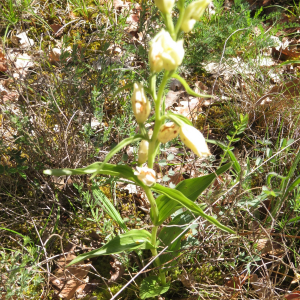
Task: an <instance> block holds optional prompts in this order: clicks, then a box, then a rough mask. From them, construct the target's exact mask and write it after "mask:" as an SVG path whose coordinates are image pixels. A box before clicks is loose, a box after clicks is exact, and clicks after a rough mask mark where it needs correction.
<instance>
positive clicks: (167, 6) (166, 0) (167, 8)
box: [154, 0, 175, 14]
mask: <svg viewBox="0 0 300 300" xmlns="http://www.w3.org/2000/svg"><path fill="white" fill-rule="evenodd" d="M154 2H155V5H156V6H157V7H158V9H159V10H160V11H161V12H162V13H164V14H169V13H171V11H172V9H173V6H174V3H175V0H154Z"/></svg>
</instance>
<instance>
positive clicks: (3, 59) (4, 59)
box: [0, 49, 7, 72]
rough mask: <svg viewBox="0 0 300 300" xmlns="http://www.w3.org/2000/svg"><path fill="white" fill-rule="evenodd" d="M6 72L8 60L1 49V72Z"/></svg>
mask: <svg viewBox="0 0 300 300" xmlns="http://www.w3.org/2000/svg"><path fill="white" fill-rule="evenodd" d="M6 71H7V64H6V58H5V55H4V53H3V52H2V49H0V72H6Z"/></svg>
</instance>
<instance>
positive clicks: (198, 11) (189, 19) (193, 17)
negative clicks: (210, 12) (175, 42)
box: [181, 0, 211, 32]
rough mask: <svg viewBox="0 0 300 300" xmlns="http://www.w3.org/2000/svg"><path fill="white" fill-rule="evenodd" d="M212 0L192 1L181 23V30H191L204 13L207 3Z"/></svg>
mask: <svg viewBox="0 0 300 300" xmlns="http://www.w3.org/2000/svg"><path fill="white" fill-rule="evenodd" d="M210 2H211V0H199V1H194V2H192V3H190V4H189V5H188V6H187V8H186V9H185V11H184V15H183V18H182V23H181V30H183V31H184V32H190V31H191V30H192V29H193V28H194V25H195V23H196V21H199V19H200V17H201V16H202V15H203V14H204V11H205V9H206V7H207V5H208V4H209V3H210Z"/></svg>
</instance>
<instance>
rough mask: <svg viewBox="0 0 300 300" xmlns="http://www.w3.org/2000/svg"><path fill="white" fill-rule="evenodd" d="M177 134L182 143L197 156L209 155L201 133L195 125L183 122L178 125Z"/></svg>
mask: <svg viewBox="0 0 300 300" xmlns="http://www.w3.org/2000/svg"><path fill="white" fill-rule="evenodd" d="M179 136H180V139H181V140H182V141H183V143H184V144H185V145H186V146H187V147H188V148H190V149H191V150H192V151H193V152H194V153H195V154H196V155H198V156H199V157H202V156H209V155H210V151H209V149H208V147H207V144H206V142H205V138H204V136H203V134H202V133H201V132H200V131H199V130H197V129H196V128H195V127H193V126H190V125H187V124H184V125H183V126H181V127H180V133H179Z"/></svg>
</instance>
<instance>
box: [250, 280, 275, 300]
mask: <svg viewBox="0 0 300 300" xmlns="http://www.w3.org/2000/svg"><path fill="white" fill-rule="evenodd" d="M250 282H251V285H252V287H253V289H254V290H255V292H256V293H257V295H258V296H259V297H260V298H259V299H266V300H271V299H273V298H272V296H273V295H272V290H271V289H270V288H269V287H268V286H267V285H266V280H265V279H264V278H258V276H257V275H256V274H253V275H251V277H250Z"/></svg>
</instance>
